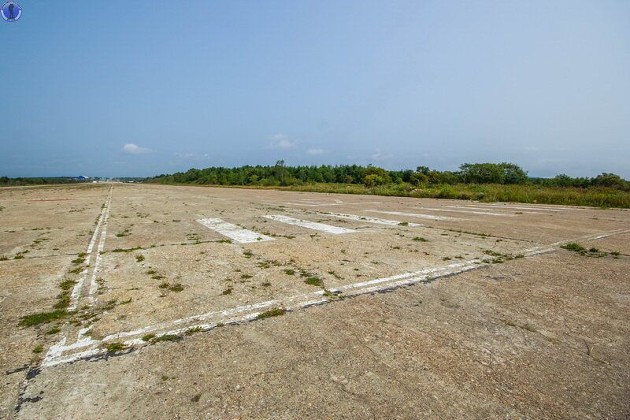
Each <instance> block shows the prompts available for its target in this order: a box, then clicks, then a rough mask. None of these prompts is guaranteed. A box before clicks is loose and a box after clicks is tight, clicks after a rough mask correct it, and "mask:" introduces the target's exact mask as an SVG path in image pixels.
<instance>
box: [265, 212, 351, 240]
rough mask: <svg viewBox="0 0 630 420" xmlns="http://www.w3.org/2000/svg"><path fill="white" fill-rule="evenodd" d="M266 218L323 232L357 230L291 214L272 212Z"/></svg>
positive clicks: (335, 233)
mask: <svg viewBox="0 0 630 420" xmlns="http://www.w3.org/2000/svg"><path fill="white" fill-rule="evenodd" d="M263 217H265V218H266V219H270V220H275V221H276V222H281V223H286V224H288V225H295V226H300V227H303V228H307V229H313V230H319V231H321V232H326V233H332V234H333V235H340V234H343V233H352V232H356V231H355V230H353V229H346V228H341V227H337V226H331V225H326V224H324V223H317V222H309V221H308V220H301V219H294V218H293V217H289V216H282V215H280V214H272V215H267V216H263Z"/></svg>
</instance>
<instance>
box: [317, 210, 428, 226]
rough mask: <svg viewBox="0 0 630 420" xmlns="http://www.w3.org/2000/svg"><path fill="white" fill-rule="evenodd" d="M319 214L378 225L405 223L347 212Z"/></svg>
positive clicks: (415, 224) (414, 224) (411, 224)
mask: <svg viewBox="0 0 630 420" xmlns="http://www.w3.org/2000/svg"><path fill="white" fill-rule="evenodd" d="M318 214H321V215H322V216H334V217H339V218H341V219H348V220H356V221H357V222H368V223H374V224H377V225H387V226H399V225H400V224H401V223H403V222H401V221H399V220H390V219H379V218H377V217H366V216H358V215H356V214H345V213H318ZM407 226H411V227H420V226H424V225H421V224H420V223H407Z"/></svg>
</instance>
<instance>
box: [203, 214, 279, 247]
mask: <svg viewBox="0 0 630 420" xmlns="http://www.w3.org/2000/svg"><path fill="white" fill-rule="evenodd" d="M197 222H199V223H201V224H202V225H204V226H205V227H207V228H208V229H211V230H214V231H216V232H218V233H220V234H221V235H223V236H227V237H228V238H230V239H232V240H234V241H236V242H239V243H241V244H246V243H251V242H261V241H273V238H272V237H271V236H267V235H263V234H262V233H257V232H253V231H251V230H247V229H244V228H242V227H240V226H237V225H233V224H232V223H227V222H224V221H223V220H221V219H198V220H197Z"/></svg>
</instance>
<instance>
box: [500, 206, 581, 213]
mask: <svg viewBox="0 0 630 420" xmlns="http://www.w3.org/2000/svg"><path fill="white" fill-rule="evenodd" d="M489 206H490V207H498V208H506V209H508V208H509V209H518V210H543V211H555V212H559V211H561V210H575V209H582V207H560V206H557V205H546V204H537V205H536V207H529V206H511V205H505V204H489Z"/></svg>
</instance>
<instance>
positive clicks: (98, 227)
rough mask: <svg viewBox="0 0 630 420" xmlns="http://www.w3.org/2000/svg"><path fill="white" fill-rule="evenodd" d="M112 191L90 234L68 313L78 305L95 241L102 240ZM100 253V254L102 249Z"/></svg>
mask: <svg viewBox="0 0 630 420" xmlns="http://www.w3.org/2000/svg"><path fill="white" fill-rule="evenodd" d="M112 190H113V188H110V189H109V194H108V196H107V199H106V200H105V205H104V206H103V209H102V210H101V213H100V215H99V217H98V221H97V223H96V228H95V229H94V233H93V234H92V238H91V239H90V243H89V244H88V247H87V250H86V254H87V258H86V260H85V269H84V270H83V271H81V276H80V277H79V281H78V282H77V284H76V285H75V286H74V288H73V289H72V293H71V294H70V305H69V306H68V310H69V311H74V310H76V309H77V306H78V304H79V298H80V297H81V290H82V289H83V283H85V280H86V278H87V274H88V267H89V266H90V263H91V261H92V254H93V250H94V245H95V244H96V239H97V238H98V237H99V235H101V241H102V240H103V237H102V232H101V230H102V227H103V226H104V224H106V223H107V217H108V216H109V205H110V203H111V200H112ZM100 252H102V249H101V251H100ZM97 258H98V257H97Z"/></svg>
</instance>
